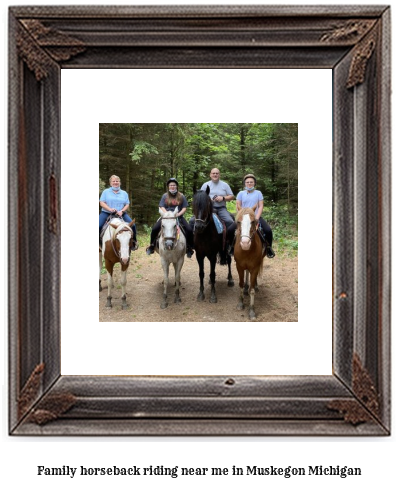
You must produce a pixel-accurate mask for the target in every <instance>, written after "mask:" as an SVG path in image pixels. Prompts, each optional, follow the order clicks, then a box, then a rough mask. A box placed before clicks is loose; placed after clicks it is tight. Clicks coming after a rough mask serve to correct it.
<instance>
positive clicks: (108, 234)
mask: <svg viewBox="0 0 399 491" xmlns="http://www.w3.org/2000/svg"><path fill="white" fill-rule="evenodd" d="M134 222H135V220H133V221H131V222H130V223H126V222H124V221H123V220H122V219H120V218H113V219H112V220H111V221H110V223H109V226H108V227H107V229H106V231H105V233H104V237H103V242H102V247H101V248H100V256H99V265H100V292H101V291H102V287H101V269H102V258H104V262H105V267H106V269H107V272H108V297H107V305H106V307H108V308H111V307H112V303H111V300H112V296H111V289H112V288H113V286H114V283H113V280H112V274H113V270H114V266H115V264H116V263H120V264H121V280H120V284H121V287H122V309H123V310H124V309H126V308H127V306H128V305H127V303H126V291H125V288H126V272H127V268H128V267H129V262H130V250H131V248H132V246H133V231H132V229H131V226H132V225H133V224H134Z"/></svg>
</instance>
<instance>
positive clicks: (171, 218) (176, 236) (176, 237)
mask: <svg viewBox="0 0 399 491" xmlns="http://www.w3.org/2000/svg"><path fill="white" fill-rule="evenodd" d="M161 220H176V235H175V236H174V237H165V236H164V235H163V229H161V235H162V239H163V241H164V242H165V241H167V240H171V241H173V247H172V249H174V248H175V246H176V244H177V241H178V240H179V237H178V234H177V227H178V225H179V221H178V219H177V218H176V217H164V218H162V219H161Z"/></svg>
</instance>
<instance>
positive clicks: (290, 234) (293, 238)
mask: <svg viewBox="0 0 399 491" xmlns="http://www.w3.org/2000/svg"><path fill="white" fill-rule="evenodd" d="M262 216H263V217H264V219H265V220H266V221H267V222H268V223H269V225H270V226H271V228H272V230H273V240H274V243H273V249H274V250H275V251H276V253H277V254H278V255H281V254H287V255H289V256H296V255H297V254H298V216H297V215H296V214H295V215H294V214H292V213H290V212H289V209H288V205H287V204H285V205H272V206H269V207H265V208H264V210H263V214H262Z"/></svg>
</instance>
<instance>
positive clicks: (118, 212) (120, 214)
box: [115, 210, 123, 217]
mask: <svg viewBox="0 0 399 491" xmlns="http://www.w3.org/2000/svg"><path fill="white" fill-rule="evenodd" d="M115 211H116V210H115ZM116 214H117V215H118V216H120V217H121V216H122V215H123V211H122V210H119V211H117V212H116Z"/></svg>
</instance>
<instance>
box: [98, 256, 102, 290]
mask: <svg viewBox="0 0 399 491" xmlns="http://www.w3.org/2000/svg"><path fill="white" fill-rule="evenodd" d="M99 266H100V273H99V275H98V276H99V280H100V281H99V284H100V292H102V291H103V288H102V286H101V270H102V269H103V255H102V252H101V251H100V260H99Z"/></svg>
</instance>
